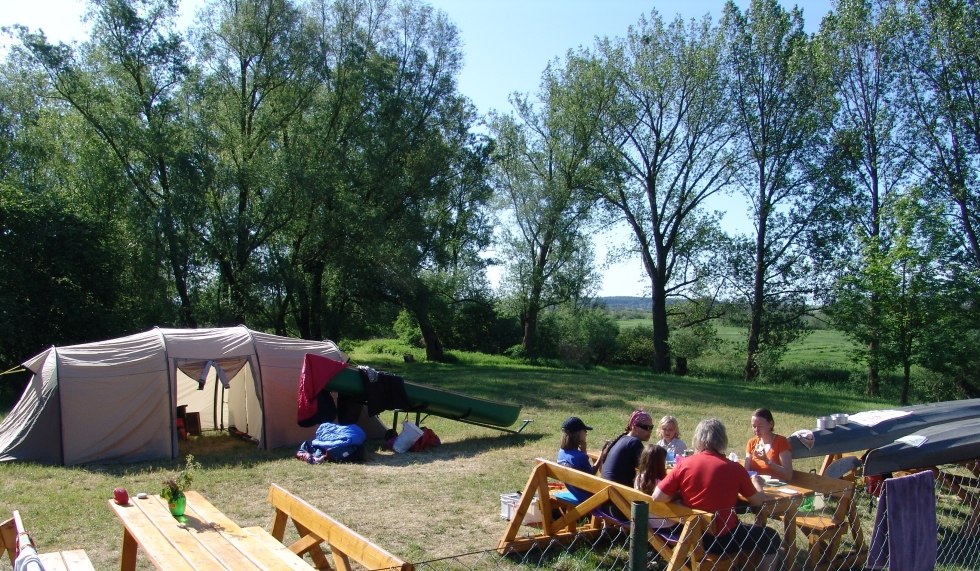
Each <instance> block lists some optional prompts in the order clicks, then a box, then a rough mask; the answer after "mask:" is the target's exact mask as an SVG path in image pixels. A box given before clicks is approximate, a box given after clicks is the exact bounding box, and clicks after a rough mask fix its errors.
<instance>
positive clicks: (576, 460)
mask: <svg viewBox="0 0 980 571" xmlns="http://www.w3.org/2000/svg"><path fill="white" fill-rule="evenodd" d="M590 430H592V427H591V426H588V425H587V424H585V422H583V421H582V419H581V418H579V417H577V416H570V417H568V418H567V419H565V422H563V423H562V425H561V444H560V445H559V447H558V457H557V459H556V462H557V463H558V464H560V465H562V466H568V467H569V468H575V469H576V470H580V471H582V472H585V473H586V474H592V475H595V471H596V467H595V465H594V464H593V463H592V459H591V458H589V453H588V445H587V443H586V440H587V438H588V431H590ZM565 488H566V489H567V491H568V494H567V495H566V494H564V493H561V492H559V493H558V494H556V495H555V497H557V498H560V499H562V500H564V501H567V502H569V503H574V504H577V503H579V502H583V501H585V500H587V499H588V498H589V496H591V495H592V494H591V493H590V492H587V491H585V490H582V489H580V488H576V487H575V486H568V485H566V486H565Z"/></svg>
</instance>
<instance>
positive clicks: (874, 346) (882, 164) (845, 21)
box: [820, 0, 911, 396]
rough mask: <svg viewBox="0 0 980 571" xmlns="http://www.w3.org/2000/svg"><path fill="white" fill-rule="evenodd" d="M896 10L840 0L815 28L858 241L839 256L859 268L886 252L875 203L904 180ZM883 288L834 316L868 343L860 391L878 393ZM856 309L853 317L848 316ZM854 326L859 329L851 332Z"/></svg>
mask: <svg viewBox="0 0 980 571" xmlns="http://www.w3.org/2000/svg"><path fill="white" fill-rule="evenodd" d="M898 16H899V15H898V13H897V11H896V10H895V9H894V7H893V5H890V4H885V5H881V4H879V3H877V2H872V1H871V0H844V1H842V2H840V4H838V7H837V11H836V13H833V14H830V15H828V16H827V17H826V18H825V19H824V21H823V23H822V25H821V31H820V35H821V36H822V40H823V41H826V42H827V51H828V53H829V54H833V59H834V65H833V66H832V68H831V69H832V73H833V83H834V85H836V86H837V101H838V104H839V108H838V112H837V115H836V118H835V122H834V139H833V143H834V144H836V145H837V146H838V152H837V154H836V157H837V158H838V160H837V161H836V162H837V164H838V165H840V166H842V167H844V168H843V169H842V170H841V173H842V174H841V177H842V179H843V180H842V181H841V184H842V185H849V186H852V187H853V188H854V189H855V192H854V193H853V194H852V202H851V205H850V208H849V209H848V210H849V212H848V220H851V221H852V227H853V229H852V233H853V234H852V235H854V236H856V237H857V240H856V243H858V244H861V245H863V249H862V251H861V252H855V253H853V257H848V258H845V259H846V260H848V262H850V263H849V264H848V265H849V268H847V270H846V271H847V272H848V273H849V274H860V273H862V272H864V271H865V270H867V271H868V272H870V274H876V273H877V272H876V271H875V270H874V269H873V266H875V265H877V264H879V263H880V262H879V260H880V259H882V258H887V257H889V256H890V255H891V254H890V253H889V251H888V250H889V248H890V247H891V245H892V241H891V238H890V237H889V236H887V235H885V234H884V233H883V231H882V228H883V221H882V210H883V209H887V208H889V206H890V204H891V202H892V201H894V200H895V199H896V197H897V196H898V195H899V193H900V192H901V190H902V185H903V184H904V183H905V182H906V181H907V175H908V171H909V166H910V162H911V156H910V153H909V152H907V150H906V148H904V147H903V145H902V144H901V140H900V139H901V136H900V133H901V131H902V127H903V122H902V120H901V115H900V113H901V106H900V104H899V101H898V96H899V94H898V71H899V68H898V58H897V53H896V47H897V44H898V42H897V39H898V33H899V28H898V26H899V18H898ZM881 293H883V290H882V289H880V288H875V287H871V288H869V289H868V295H867V298H866V302H867V304H868V307H867V308H866V310H865V311H863V312H859V313H856V312H848V318H847V319H848V320H847V321H845V322H841V323H839V325H840V328H841V330H842V331H845V332H849V333H851V334H852V335H853V336H855V337H860V341H861V342H862V343H864V344H865V346H866V347H867V358H866V364H867V367H868V382H867V393H868V394H869V395H872V396H877V395H878V394H879V392H880V391H879V384H880V368H881V367H882V366H883V365H884V361H883V356H882V347H881V342H882V340H881V334H880V333H879V329H878V328H879V324H880V323H881V322H882V317H881V316H882V307H881V306H882V304H883V303H886V302H887V300H882V299H881V298H880V297H879V296H880V295H881ZM858 317H861V318H862V321H861V322H860V324H858V323H857V322H855V321H853V320H854V319H856V318H858ZM857 331H861V334H860V335H854V334H855V333H856V332H857Z"/></svg>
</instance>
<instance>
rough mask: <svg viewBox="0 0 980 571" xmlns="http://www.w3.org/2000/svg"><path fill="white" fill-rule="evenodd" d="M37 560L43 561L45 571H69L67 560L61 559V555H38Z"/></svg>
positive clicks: (56, 553) (55, 553)
mask: <svg viewBox="0 0 980 571" xmlns="http://www.w3.org/2000/svg"><path fill="white" fill-rule="evenodd" d="M37 558H38V559H40V560H41V566H42V567H44V571H68V566H67V565H65V560H64V559H62V558H61V554H60V553H58V552H54V553H38V554H37Z"/></svg>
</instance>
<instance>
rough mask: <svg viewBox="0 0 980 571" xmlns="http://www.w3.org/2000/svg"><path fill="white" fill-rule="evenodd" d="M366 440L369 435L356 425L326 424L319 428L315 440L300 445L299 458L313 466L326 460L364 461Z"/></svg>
mask: <svg viewBox="0 0 980 571" xmlns="http://www.w3.org/2000/svg"><path fill="white" fill-rule="evenodd" d="M365 440H367V435H366V434H365V433H364V430H363V429H362V428H361V427H360V426H358V425H356V424H334V423H332V422H324V423H323V424H321V425H320V426H318V427H317V429H316V434H315V435H314V436H313V440H307V441H305V442H303V443H302V444H300V446H299V454H300V455H298V456H297V457H300V458H301V459H302V458H305V459H306V460H307V461H309V462H310V463H311V464H319V463H320V462H323V461H324V460H331V461H334V462H350V461H362V460H363V459H364V458H363V444H364V441H365Z"/></svg>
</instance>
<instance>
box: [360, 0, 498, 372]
mask: <svg viewBox="0 0 980 571" xmlns="http://www.w3.org/2000/svg"><path fill="white" fill-rule="evenodd" d="M375 16H376V17H377V20H376V21H375V25H376V26H377V29H378V30H379V32H378V33H379V34H381V37H380V38H379V41H378V42H377V44H376V45H375V46H373V48H374V49H373V50H372V51H371V53H370V57H369V58H368V62H369V65H368V66H367V69H368V70H370V74H369V76H368V78H367V79H368V83H369V86H368V92H369V94H370V95H369V97H368V98H367V100H366V105H367V112H366V114H365V117H364V128H363V129H361V130H360V131H359V134H358V137H359V138H358V140H357V142H356V144H355V146H354V148H353V150H352V151H353V152H354V153H355V156H356V158H357V160H356V161H355V162H353V163H352V164H351V165H349V170H350V171H351V172H350V176H351V178H350V180H351V182H350V190H349V193H351V194H348V196H350V197H351V199H356V200H357V204H358V206H357V215H358V220H357V228H356V229H355V231H356V232H357V234H356V237H357V238H356V239H355V240H354V241H352V242H351V244H352V246H353V250H352V252H351V254H352V256H353V258H354V259H355V260H358V264H357V265H356V266H352V267H350V268H349V269H348V270H349V272H350V274H349V275H350V278H351V279H355V280H357V281H358V282H359V283H360V284H361V286H362V287H363V290H362V292H363V294H364V296H365V299H366V300H371V301H375V302H376V301H386V302H392V303H397V304H399V305H400V306H401V307H404V308H405V309H406V310H407V311H408V312H410V313H411V315H412V316H413V317H414V318H415V320H416V322H417V323H418V324H419V328H420V330H421V333H422V338H423V340H424V343H425V350H426V357H427V358H428V359H430V360H443V359H444V351H443V347H442V342H441V340H440V338H439V333H438V331H437V328H436V323H437V322H436V320H434V319H433V313H434V312H437V311H438V310H439V309H440V306H441V305H442V304H443V303H445V302H446V301H447V300H446V298H445V293H444V292H445V291H446V290H444V289H443V286H444V285H445V284H446V283H449V282H452V281H453V280H448V282H447V280H445V279H443V277H442V276H441V275H440V274H442V273H443V272H452V271H455V270H456V268H455V267H454V264H456V263H458V262H462V261H464V260H468V261H475V260H476V259H477V257H476V256H475V255H470V254H469V252H472V251H473V248H477V249H478V248H479V247H480V246H479V244H482V243H484V242H485V240H486V238H485V236H486V233H487V227H486V225H485V224H484V223H483V222H484V220H485V219H484V218H483V217H481V216H479V215H475V214H474V213H477V212H479V211H480V209H481V208H483V206H482V205H483V204H484V203H485V202H486V200H487V199H488V189H487V187H486V185H485V184H483V183H482V178H483V177H484V176H485V175H484V173H483V170H484V169H485V168H486V161H487V153H486V149H485V144H484V143H483V142H481V141H479V140H478V139H477V138H476V137H475V136H474V135H473V134H472V133H470V128H471V127H472V126H473V125H474V124H475V111H474V109H473V106H472V105H471V104H470V103H469V102H468V101H467V100H466V99H465V98H463V97H462V96H461V95H460V94H459V93H458V91H457V88H456V80H455V76H456V74H457V73H458V72H459V69H460V66H461V51H460V44H459V35H458V30H457V29H456V28H455V26H453V25H452V24H451V23H450V22H449V21H448V20H447V18H446V16H445V15H444V14H442V13H439V12H436V11H434V10H433V9H432V8H431V7H429V6H424V5H415V4H411V3H406V4H400V5H397V6H395V7H394V8H393V11H391V12H384V11H382V12H379V13H376V14H375Z"/></svg>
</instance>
